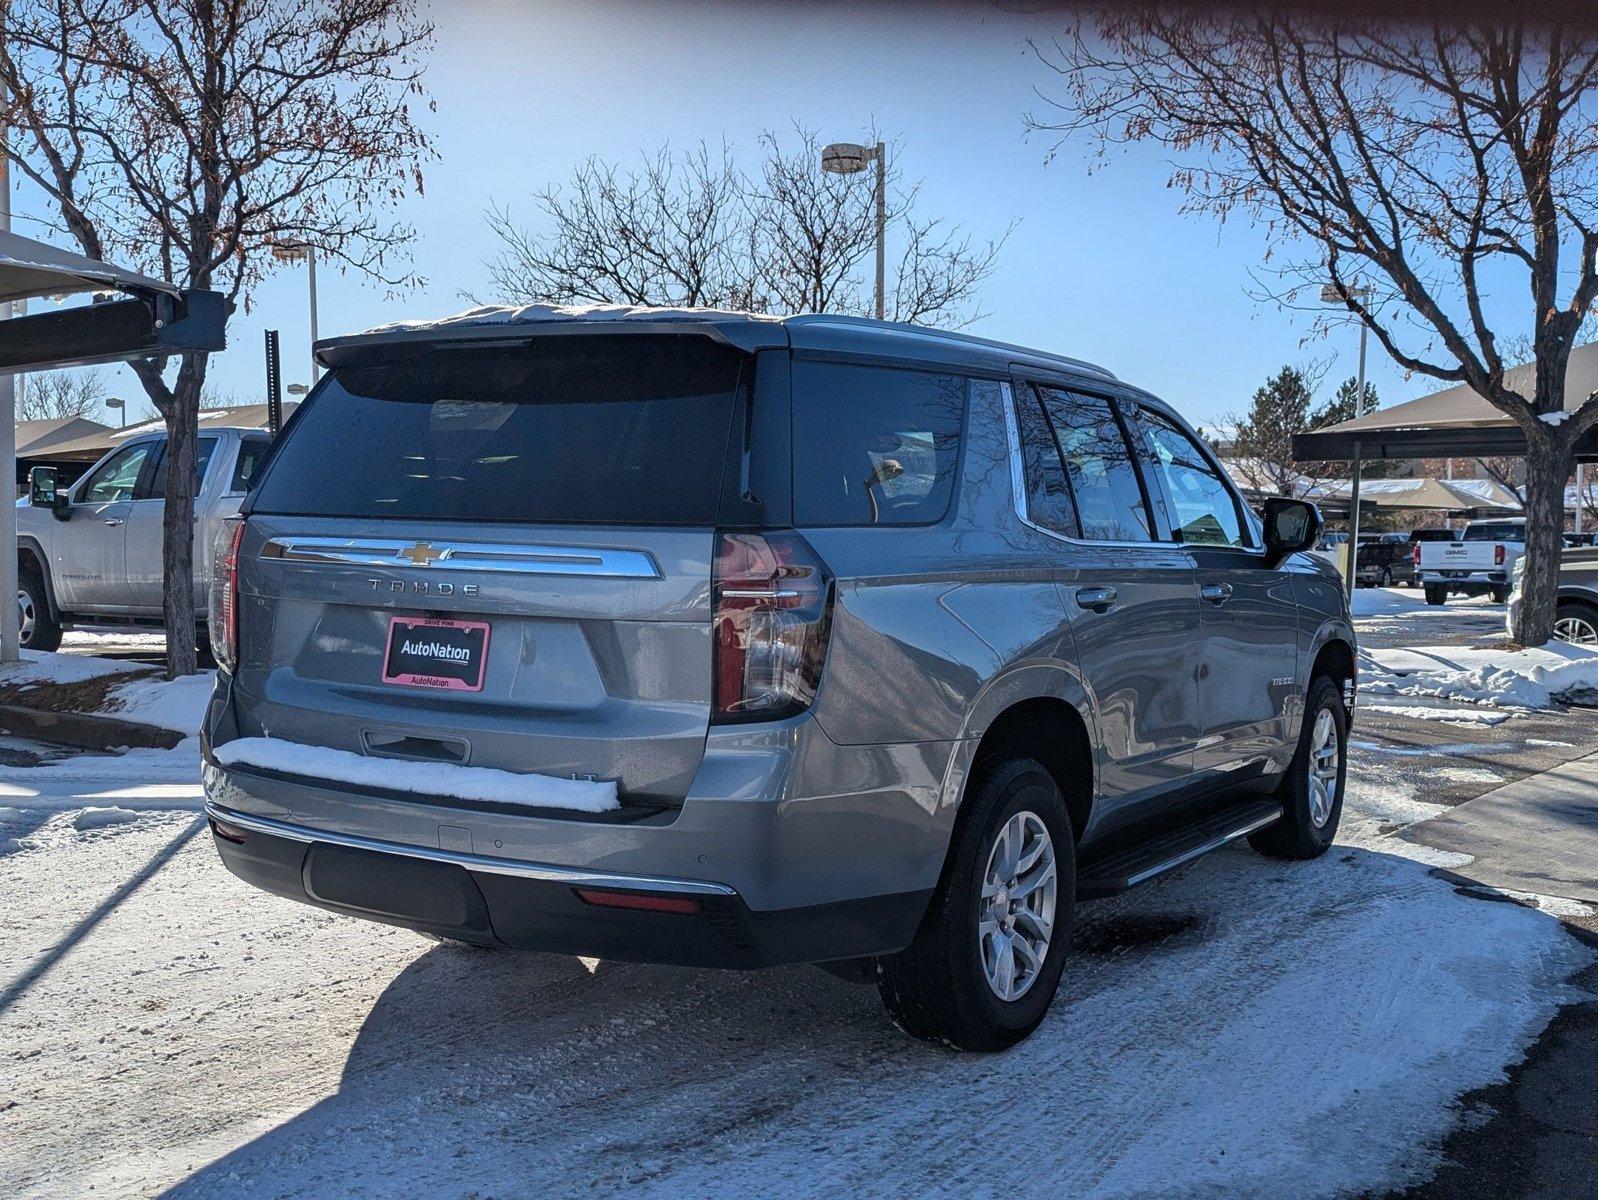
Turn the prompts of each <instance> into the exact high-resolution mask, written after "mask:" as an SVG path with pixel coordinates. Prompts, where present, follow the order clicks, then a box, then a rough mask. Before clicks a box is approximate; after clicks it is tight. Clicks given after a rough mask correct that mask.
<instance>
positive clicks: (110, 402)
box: [105, 396, 128, 429]
mask: <svg viewBox="0 0 1598 1200" xmlns="http://www.w3.org/2000/svg"><path fill="white" fill-rule="evenodd" d="M105 406H106V407H107V408H114V409H116V410H117V428H118V429H126V428H127V427H128V404H127V401H125V400H118V399H117V398H116V397H115V396H107V397H106V400H105Z"/></svg>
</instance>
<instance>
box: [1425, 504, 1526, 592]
mask: <svg viewBox="0 0 1598 1200" xmlns="http://www.w3.org/2000/svg"><path fill="white" fill-rule="evenodd" d="M1418 548H1419V550H1420V554H1419V555H1418V556H1417V558H1416V563H1415V565H1416V568H1417V569H1418V572H1419V574H1420V582H1421V586H1422V587H1423V588H1425V589H1426V603H1427V604H1446V603H1447V602H1448V597H1449V596H1450V595H1459V596H1480V595H1482V594H1484V593H1486V594H1490V595H1491V596H1492V598H1493V599H1494V600H1495V601H1497V602H1498V603H1499V604H1502V603H1503V602H1504V601H1505V600H1507V599H1509V583H1510V578H1511V576H1512V575H1513V574H1514V570H1515V564H1516V563H1517V562H1519V561H1520V556H1521V555H1522V554H1524V553H1525V552H1526V520H1525V518H1524V517H1494V518H1492V519H1490V520H1483V521H1470V522H1468V523H1467V524H1466V525H1465V531H1464V532H1463V533H1462V534H1460V535H1459V537H1458V538H1456V539H1455V540H1454V541H1451V542H1421V543H1420V545H1419V547H1418Z"/></svg>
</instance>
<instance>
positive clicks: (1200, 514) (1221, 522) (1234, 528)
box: [1138, 409, 1250, 546]
mask: <svg viewBox="0 0 1598 1200" xmlns="http://www.w3.org/2000/svg"><path fill="white" fill-rule="evenodd" d="M1138 426H1139V427H1140V430H1141V432H1142V435H1143V442H1144V445H1145V447H1146V448H1147V452H1148V461H1149V466H1150V468H1151V469H1152V470H1153V471H1154V472H1155V474H1157V475H1158V476H1159V480H1160V482H1161V484H1162V485H1163V487H1164V491H1165V498H1166V501H1167V502H1168V503H1169V504H1170V505H1171V509H1172V511H1171V527H1172V528H1173V529H1174V530H1175V531H1176V538H1177V540H1178V541H1181V542H1186V543H1188V544H1189V545H1196V546H1247V545H1249V544H1250V538H1249V535H1248V534H1247V533H1246V532H1245V531H1246V530H1247V528H1248V527H1247V526H1246V525H1245V524H1244V523H1243V514H1242V512H1241V511H1240V510H1239V508H1238V503H1237V499H1236V497H1234V496H1233V495H1232V492H1231V490H1230V489H1228V488H1227V486H1226V484H1225V483H1224V482H1223V481H1222V480H1221V478H1220V476H1219V475H1218V474H1216V472H1215V470H1214V468H1212V467H1211V466H1210V464H1209V460H1208V459H1206V458H1205V457H1204V452H1203V451H1202V450H1200V449H1199V448H1198V444H1197V443H1195V442H1194V441H1193V439H1192V438H1190V437H1188V436H1187V434H1186V433H1184V432H1183V431H1182V430H1180V429H1178V428H1177V427H1176V426H1175V425H1173V424H1172V423H1171V422H1170V421H1168V420H1166V419H1165V417H1163V416H1161V415H1160V414H1159V413H1157V412H1153V411H1151V410H1149V409H1139V410H1138Z"/></svg>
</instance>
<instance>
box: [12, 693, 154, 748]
mask: <svg viewBox="0 0 1598 1200" xmlns="http://www.w3.org/2000/svg"><path fill="white" fill-rule="evenodd" d="M0 730H4V731H5V732H7V733H16V734H20V735H22V736H23V737H31V738H39V739H41V740H43V741H47V742H59V743H61V744H62V745H65V746H76V747H78V748H79V749H82V750H115V749H120V748H122V747H126V746H132V747H137V748H139V749H144V750H170V749H172V748H173V747H174V746H176V745H177V744H178V743H179V742H181V741H182V740H183V736H184V735H183V734H181V733H179V732H177V731H176V730H174V729H161V728H159V727H158V726H155V725H140V724H139V723H138V722H136V721H123V720H120V719H118V718H116V717H102V716H91V715H90V714H88V713H74V712H51V711H49V710H47V709H42V708H29V707H28V706H27V705H25V704H0Z"/></svg>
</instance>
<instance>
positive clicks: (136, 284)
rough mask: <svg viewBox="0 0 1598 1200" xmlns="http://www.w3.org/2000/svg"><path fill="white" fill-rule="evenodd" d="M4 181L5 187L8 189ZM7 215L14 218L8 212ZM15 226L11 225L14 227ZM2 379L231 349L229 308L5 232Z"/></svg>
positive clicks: (0, 628) (9, 407)
mask: <svg viewBox="0 0 1598 1200" xmlns="http://www.w3.org/2000/svg"><path fill="white" fill-rule="evenodd" d="M5 182H6V181H5V179H3V178H0V186H3V185H5ZM7 211H8V212H9V210H7ZM9 223H10V222H9V219H8V220H7V224H9ZM105 291H113V292H121V293H123V294H124V295H125V296H126V297H127V298H126V299H121V300H109V301H104V302H97V303H93V304H82V305H77V306H74V307H71V308H63V309H58V310H56V311H53V312H42V313H36V314H34V315H32V316H23V317H13V316H10V315H9V314H10V310H11V304H12V302H14V301H17V300H27V299H31V298H33V297H37V296H66V295H76V294H81V293H83V292H105ZM0 305H3V306H4V307H5V309H6V310H7V316H6V318H5V319H4V320H0V375H15V374H19V373H21V372H25V371H49V370H54V369H56V368H59V367H77V366H83V365H85V364H88V363H105V362H125V361H127V360H128V359H134V358H165V357H167V356H169V355H173V354H180V353H182V352H184V351H199V350H222V349H224V348H225V347H226V346H227V336H226V332H227V301H226V299H225V298H224V297H223V296H222V294H221V293H220V292H211V291H183V290H181V289H179V288H176V287H174V286H173V285H172V284H170V283H165V282H163V281H162V280H159V279H151V278H150V277H149V276H148V275H140V274H139V273H138V272H136V271H129V270H127V269H125V268H123V267H117V266H112V265H111V264H110V263H104V262H99V261H97V260H96V259H92V258H88V257H86V256H85V255H82V254H74V253H73V252H72V251H70V250H62V249H60V248H59V247H57V246H50V245H47V244H45V243H44V242H36V241H34V240H33V239H32V238H25V237H21V236H20V235H18V234H15V233H11V232H10V231H9V230H0ZM0 409H3V411H0V479H10V480H14V479H15V478H16V457H17V455H16V450H17V447H16V424H15V418H16V409H15V395H14V393H13V392H12V391H11V390H10V389H9V388H7V389H6V391H5V393H4V398H3V399H0ZM0 500H4V503H3V504H0V509H3V510H4V511H3V513H0V545H3V544H5V543H8V542H9V543H10V546H11V547H12V548H10V549H7V550H6V552H5V553H4V554H0V598H6V599H4V607H0V662H15V661H16V660H17V618H16V616H15V615H13V614H12V613H10V612H8V611H6V610H7V609H9V608H10V605H11V603H12V601H11V600H10V599H9V597H11V596H14V595H16V593H17V555H16V552H15V549H14V547H15V546H16V542H17V510H16V505H15V504H14V503H12V500H11V498H10V497H9V496H7V497H0Z"/></svg>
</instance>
